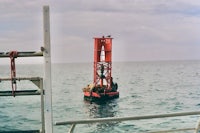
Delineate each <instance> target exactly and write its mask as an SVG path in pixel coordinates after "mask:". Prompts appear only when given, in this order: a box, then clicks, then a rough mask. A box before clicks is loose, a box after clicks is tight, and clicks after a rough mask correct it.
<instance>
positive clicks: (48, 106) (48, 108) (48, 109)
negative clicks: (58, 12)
mask: <svg viewBox="0 0 200 133" xmlns="http://www.w3.org/2000/svg"><path fill="white" fill-rule="evenodd" d="M43 21H44V51H43V52H44V61H45V63H44V64H45V65H44V69H45V70H44V71H45V72H44V90H45V132H46V133H53V114H52V88H51V48H50V17H49V6H43Z"/></svg>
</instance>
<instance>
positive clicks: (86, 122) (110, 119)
mask: <svg viewBox="0 0 200 133" xmlns="http://www.w3.org/2000/svg"><path fill="white" fill-rule="evenodd" d="M188 115H200V111H195V112H182V113H170V114H158V115H146V116H132V117H118V118H97V119H85V120H71V121H64V122H55V125H67V124H88V123H98V122H104V123H105V122H111V121H130V120H145V119H155V118H166V117H177V116H188Z"/></svg>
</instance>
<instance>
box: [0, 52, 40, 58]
mask: <svg viewBox="0 0 200 133" xmlns="http://www.w3.org/2000/svg"><path fill="white" fill-rule="evenodd" d="M38 56H43V52H17V57H38ZM7 57H10V55H9V52H6V53H4V52H0V58H7Z"/></svg>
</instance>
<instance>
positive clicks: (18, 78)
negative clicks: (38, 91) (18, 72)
mask: <svg viewBox="0 0 200 133" xmlns="http://www.w3.org/2000/svg"><path fill="white" fill-rule="evenodd" d="M40 79H42V78H41V77H16V78H15V80H18V81H20V80H31V81H40ZM9 80H12V79H11V78H0V82H1V81H9Z"/></svg>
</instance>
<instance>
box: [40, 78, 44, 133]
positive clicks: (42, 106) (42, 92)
mask: <svg viewBox="0 0 200 133" xmlns="http://www.w3.org/2000/svg"><path fill="white" fill-rule="evenodd" d="M40 91H41V92H40V95H41V121H42V129H41V133H45V132H44V131H45V119H44V118H45V117H44V89H43V79H42V78H40Z"/></svg>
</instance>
